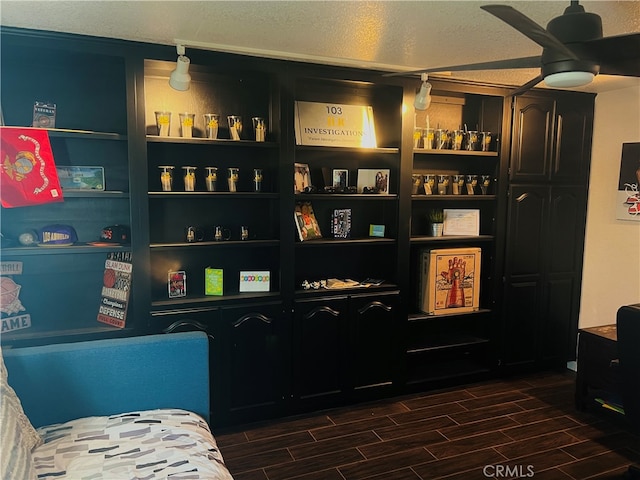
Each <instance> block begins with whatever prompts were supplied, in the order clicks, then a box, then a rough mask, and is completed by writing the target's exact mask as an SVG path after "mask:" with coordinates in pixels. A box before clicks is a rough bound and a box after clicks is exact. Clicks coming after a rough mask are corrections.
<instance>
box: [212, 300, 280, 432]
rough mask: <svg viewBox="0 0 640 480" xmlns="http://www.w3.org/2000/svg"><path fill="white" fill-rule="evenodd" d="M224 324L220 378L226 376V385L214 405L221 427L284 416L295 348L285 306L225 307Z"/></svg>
mask: <svg viewBox="0 0 640 480" xmlns="http://www.w3.org/2000/svg"><path fill="white" fill-rule="evenodd" d="M220 322H221V324H220V329H219V330H218V331H219V332H220V336H221V340H222V341H221V342H220V344H221V348H222V362H221V365H219V366H217V368H216V370H215V371H214V375H215V374H216V373H217V374H218V375H220V376H221V379H222V381H221V383H222V385H221V389H220V391H219V392H216V394H214V397H213V401H214V405H215V404H216V400H217V401H218V405H220V407H221V408H220V412H221V413H222V415H215V416H214V419H215V421H216V423H218V424H225V423H240V422H248V421H252V420H256V419H260V418H268V417H272V416H275V415H277V414H279V413H281V412H282V408H283V405H284V394H285V392H286V391H287V390H288V383H289V375H288V371H289V368H290V367H289V361H290V360H289V358H290V354H289V351H290V345H291V339H290V336H289V333H288V332H289V321H288V320H287V318H286V317H285V315H284V313H283V309H282V305H281V304H280V303H273V304H258V305H245V306H240V307H224V308H221V310H220ZM216 330H217V329H216ZM214 331H215V330H214ZM214 335H215V334H214ZM214 408H215V407H214Z"/></svg>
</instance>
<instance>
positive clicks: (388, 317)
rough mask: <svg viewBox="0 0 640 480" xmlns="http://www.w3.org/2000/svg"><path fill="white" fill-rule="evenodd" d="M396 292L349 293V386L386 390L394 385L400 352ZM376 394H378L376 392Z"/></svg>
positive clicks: (360, 388)
mask: <svg viewBox="0 0 640 480" xmlns="http://www.w3.org/2000/svg"><path fill="white" fill-rule="evenodd" d="M399 306H400V296H399V294H398V292H391V293H384V294H381V293H377V294H369V295H364V294H363V295H353V296H351V297H350V298H349V319H350V322H351V328H352V335H353V337H352V342H351V343H350V345H349V347H350V348H349V355H348V358H349V365H350V370H351V382H350V387H351V388H353V389H354V391H355V392H356V394H358V392H362V391H363V390H369V391H373V390H377V391H380V390H390V389H391V388H392V387H393V386H395V385H397V381H398V368H397V367H398V359H399V357H400V355H401V352H402V350H401V348H400V342H399V335H398V334H399V332H400V326H401V324H400V321H401V320H400V315H399ZM378 394H379V393H378Z"/></svg>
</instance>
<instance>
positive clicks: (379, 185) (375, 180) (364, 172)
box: [358, 168, 391, 195]
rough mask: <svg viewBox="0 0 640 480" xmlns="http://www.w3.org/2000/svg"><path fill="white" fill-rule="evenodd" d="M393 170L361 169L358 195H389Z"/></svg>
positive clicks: (359, 170)
mask: <svg viewBox="0 0 640 480" xmlns="http://www.w3.org/2000/svg"><path fill="white" fill-rule="evenodd" d="M390 179H391V170H389V169H388V168H386V169H385V168H359V169H358V193H380V194H383V195H388V194H389V184H390Z"/></svg>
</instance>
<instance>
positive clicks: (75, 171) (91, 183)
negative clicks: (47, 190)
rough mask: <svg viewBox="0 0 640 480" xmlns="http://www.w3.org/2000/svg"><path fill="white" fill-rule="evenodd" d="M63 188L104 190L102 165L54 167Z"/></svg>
mask: <svg viewBox="0 0 640 480" xmlns="http://www.w3.org/2000/svg"><path fill="white" fill-rule="evenodd" d="M56 170H57V172H58V179H59V180H60V186H61V187H62V189H63V190H104V167H56Z"/></svg>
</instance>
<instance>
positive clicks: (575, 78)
mask: <svg viewBox="0 0 640 480" xmlns="http://www.w3.org/2000/svg"><path fill="white" fill-rule="evenodd" d="M593 77H595V75H594V74H593V73H591V72H559V73H552V74H551V75H547V76H546V77H544V83H546V84H547V86H549V87H558V88H569V87H581V86H583V85H588V84H589V83H591V82H592V81H593Z"/></svg>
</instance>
